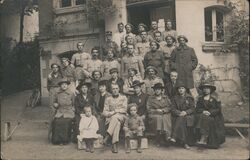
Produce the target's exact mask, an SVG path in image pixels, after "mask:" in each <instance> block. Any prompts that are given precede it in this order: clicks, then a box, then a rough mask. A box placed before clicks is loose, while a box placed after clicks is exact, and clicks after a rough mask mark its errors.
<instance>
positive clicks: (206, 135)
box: [195, 83, 225, 149]
mask: <svg viewBox="0 0 250 160" xmlns="http://www.w3.org/2000/svg"><path fill="white" fill-rule="evenodd" d="M199 88H200V89H201V90H202V92H203V95H202V96H201V97H200V98H199V99H198V102H197V105H196V109H195V112H196V117H195V118H196V119H195V123H196V128H197V130H198V134H199V135H200V137H201V138H200V141H198V142H197V143H198V145H204V146H205V147H208V148H214V149H217V148H219V147H220V145H221V144H222V143H224V142H225V130H224V128H225V126H224V118H223V115H222V112H221V102H220V101H219V100H217V99H216V98H214V97H212V95H211V94H212V93H213V92H214V91H215V90H216V87H215V86H214V85H211V84H208V83H205V84H202V85H201V86H200V87H199Z"/></svg>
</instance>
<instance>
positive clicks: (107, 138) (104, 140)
mask: <svg viewBox="0 0 250 160" xmlns="http://www.w3.org/2000/svg"><path fill="white" fill-rule="evenodd" d="M109 137H110V135H109V134H106V136H105V138H104V139H103V144H104V145H106V146H107V145H108V140H109Z"/></svg>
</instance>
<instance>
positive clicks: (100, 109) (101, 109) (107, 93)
mask: <svg viewBox="0 0 250 160" xmlns="http://www.w3.org/2000/svg"><path fill="white" fill-rule="evenodd" d="M109 96H111V94H110V93H109V92H106V94H105V95H104V99H106V98H107V97H109ZM100 98H101V94H100V92H97V93H96V95H95V96H94V100H95V103H96V112H97V113H98V114H100V113H102V112H103V108H104V104H103V106H99V101H100Z"/></svg>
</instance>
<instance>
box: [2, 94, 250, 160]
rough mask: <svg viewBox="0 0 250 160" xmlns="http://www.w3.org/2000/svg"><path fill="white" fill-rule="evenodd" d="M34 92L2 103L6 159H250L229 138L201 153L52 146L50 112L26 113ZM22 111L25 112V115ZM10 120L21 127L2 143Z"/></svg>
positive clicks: (237, 142) (238, 142)
mask: <svg viewBox="0 0 250 160" xmlns="http://www.w3.org/2000/svg"><path fill="white" fill-rule="evenodd" d="M29 94H30V91H25V92H22V93H18V94H15V95H12V96H9V97H5V98H3V99H2V101H1V154H2V155H3V157H4V158H5V159H24V160H29V159H42V160H45V159H107V160H108V159H122V160H125V159H134V160H135V159H137V160H139V159H145V160H151V159H234V160H235V159H249V149H248V145H247V143H246V142H245V141H243V140H242V139H241V138H240V137H239V136H227V138H226V143H224V144H223V145H222V146H221V148H220V149H218V150H213V149H212V150H208V149H207V150H200V149H198V148H197V147H192V148H191V150H185V149H182V148H179V147H176V146H170V147H160V148H157V147H156V146H154V145H153V144H152V143H151V141H150V142H149V149H145V150H144V151H143V153H141V154H138V153H136V151H132V152H131V153H130V154H126V153H125V151H124V147H123V146H124V144H123V143H122V142H121V144H120V146H119V149H120V150H119V153H118V154H112V153H111V151H110V149H109V148H103V149H96V150H95V153H93V154H91V153H86V152H85V151H84V150H77V148H76V145H75V144H72V143H71V144H69V145H65V146H55V145H51V144H50V143H49V142H48V140H47V130H48V124H47V123H46V121H47V119H48V117H49V116H48V114H49V112H48V111H49V109H48V108H47V107H45V106H39V107H36V108H34V109H26V110H24V108H25V107H24V106H25V101H26V100H27V98H28V95H29ZM22 111H24V113H23V114H21V113H22ZM6 121H10V122H11V128H13V127H14V126H15V125H16V124H17V122H18V121H20V122H21V125H20V126H19V127H18V128H17V130H16V131H15V132H14V134H13V136H12V139H11V140H10V141H7V142H4V141H3V140H2V137H3V132H4V129H3V128H4V127H3V126H4V122H6Z"/></svg>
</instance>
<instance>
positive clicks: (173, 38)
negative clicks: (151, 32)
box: [165, 34, 176, 43]
mask: <svg viewBox="0 0 250 160" xmlns="http://www.w3.org/2000/svg"><path fill="white" fill-rule="evenodd" d="M168 37H171V38H172V40H173V42H174V43H175V42H176V39H175V37H174V36H172V35H170V34H168V35H166V37H165V41H167V38H168Z"/></svg>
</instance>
